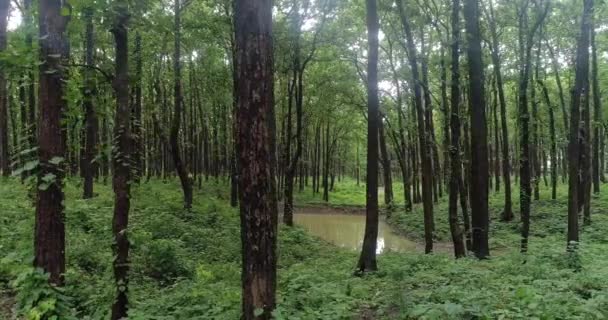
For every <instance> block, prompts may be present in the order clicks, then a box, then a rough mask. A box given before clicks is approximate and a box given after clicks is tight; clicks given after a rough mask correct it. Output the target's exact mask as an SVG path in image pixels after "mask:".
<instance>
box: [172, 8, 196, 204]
mask: <svg viewBox="0 0 608 320" xmlns="http://www.w3.org/2000/svg"><path fill="white" fill-rule="evenodd" d="M182 9H183V7H182V6H181V5H180V1H179V0H175V2H174V8H173V10H174V19H175V20H174V25H173V28H174V29H173V32H174V33H175V42H174V44H175V47H174V52H173V53H174V56H173V77H174V82H173V103H174V106H173V107H174V108H175V112H174V113H173V122H172V125H171V132H170V133H169V144H170V146H171V156H172V158H173V163H174V164H175V170H176V171H177V175H178V176H179V180H180V182H181V185H182V190H183V192H184V208H185V209H190V208H192V180H191V179H190V174H189V173H188V168H187V167H186V164H185V163H184V161H183V159H182V155H181V153H180V147H179V140H178V139H179V129H180V126H181V121H182V109H183V99H184V98H183V96H182V82H181V81H182V79H181V77H182V76H181V62H180V59H181V11H182Z"/></svg>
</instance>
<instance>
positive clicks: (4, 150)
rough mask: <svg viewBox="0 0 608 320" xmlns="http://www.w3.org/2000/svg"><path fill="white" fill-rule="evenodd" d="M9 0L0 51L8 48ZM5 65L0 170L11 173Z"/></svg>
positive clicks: (1, 8) (3, 2)
mask: <svg viewBox="0 0 608 320" xmlns="http://www.w3.org/2000/svg"><path fill="white" fill-rule="evenodd" d="M9 4H10V1H9V0H0V53H3V52H4V50H6V28H7V24H8V10H9V7H10V6H9ZM7 93H8V92H7V89H6V75H5V74H4V67H2V65H0V171H2V175H3V176H5V177H6V176H8V175H9V174H10V168H9V163H10V159H9V150H8V96H7Z"/></svg>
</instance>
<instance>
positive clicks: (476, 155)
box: [464, 0, 490, 259]
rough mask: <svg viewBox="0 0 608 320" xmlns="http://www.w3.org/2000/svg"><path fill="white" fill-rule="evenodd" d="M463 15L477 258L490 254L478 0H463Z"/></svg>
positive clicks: (472, 204) (485, 135) (472, 208)
mask: <svg viewBox="0 0 608 320" xmlns="http://www.w3.org/2000/svg"><path fill="white" fill-rule="evenodd" d="M464 17H465V21H466V23H465V27H466V34H467V43H468V46H467V56H468V62H469V82H470V99H469V106H470V115H471V186H470V188H471V189H470V194H471V195H472V197H471V216H472V231H473V252H474V253H475V255H476V256H477V257H478V258H480V259H485V258H486V257H487V256H489V255H490V248H489V245H488V228H489V214H488V178H489V177H488V174H489V172H488V142H487V127H486V115H485V107H486V101H485V91H484V83H483V61H482V51H481V33H480V30H479V2H478V1H476V0H465V2H464Z"/></svg>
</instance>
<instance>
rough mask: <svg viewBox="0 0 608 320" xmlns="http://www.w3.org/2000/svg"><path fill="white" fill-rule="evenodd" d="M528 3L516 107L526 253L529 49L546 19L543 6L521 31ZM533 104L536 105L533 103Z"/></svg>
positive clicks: (521, 209) (528, 182) (528, 163)
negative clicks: (517, 112)
mask: <svg viewBox="0 0 608 320" xmlns="http://www.w3.org/2000/svg"><path fill="white" fill-rule="evenodd" d="M527 6H528V3H527V2H526V3H525V4H524V6H523V7H522V8H521V9H520V10H521V11H520V12H519V21H520V23H519V25H520V30H519V32H520V41H522V42H521V44H520V46H521V47H522V48H523V50H524V52H522V53H521V54H522V56H521V57H522V58H523V60H522V61H521V62H520V63H521V64H522V66H521V68H522V69H521V71H520V79H519V90H518V93H519V96H518V105H519V119H520V127H521V129H520V131H521V141H520V148H521V150H520V156H519V175H520V179H519V182H520V187H519V188H520V196H519V202H520V211H521V219H522V224H523V226H522V231H521V237H522V239H521V252H526V251H528V234H529V232H530V200H531V196H532V192H531V185H530V179H531V176H532V174H531V165H530V157H531V156H533V154H531V152H530V143H529V134H530V133H529V128H528V123H529V118H530V115H529V114H528V83H529V78H530V70H531V68H532V46H533V41H534V35H535V33H536V30H538V28H539V27H540V25H541V24H542V22H543V20H544V18H545V16H546V15H547V12H548V9H549V7H548V6H545V8H544V10H543V11H542V12H541V13H539V15H538V17H537V19H536V21H535V22H534V24H533V26H532V28H531V29H530V30H524V28H527V26H528V13H527V11H528V7H527ZM534 103H536V102H534Z"/></svg>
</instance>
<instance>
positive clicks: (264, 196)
mask: <svg viewBox="0 0 608 320" xmlns="http://www.w3.org/2000/svg"><path fill="white" fill-rule="evenodd" d="M235 35H236V36H235V38H236V48H237V59H236V61H235V62H236V69H237V75H238V81H237V93H238V95H237V101H238V110H237V118H236V120H237V125H236V128H237V133H236V137H237V140H236V142H237V160H238V165H237V167H238V169H239V190H240V191H241V192H240V194H239V200H240V201H239V202H240V215H241V244H242V255H243V261H242V289H243V291H242V311H243V314H242V319H243V320H250V319H258V320H262V319H263V320H270V319H271V318H272V311H273V310H274V308H275V307H276V296H275V292H276V286H277V274H276V271H277V252H276V243H277V220H278V209H277V198H276V185H275V162H276V155H275V141H274V139H275V125H274V121H275V119H274V94H273V87H274V84H273V48H272V2H271V1H270V0H257V1H247V0H237V1H236V2H235Z"/></svg>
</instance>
